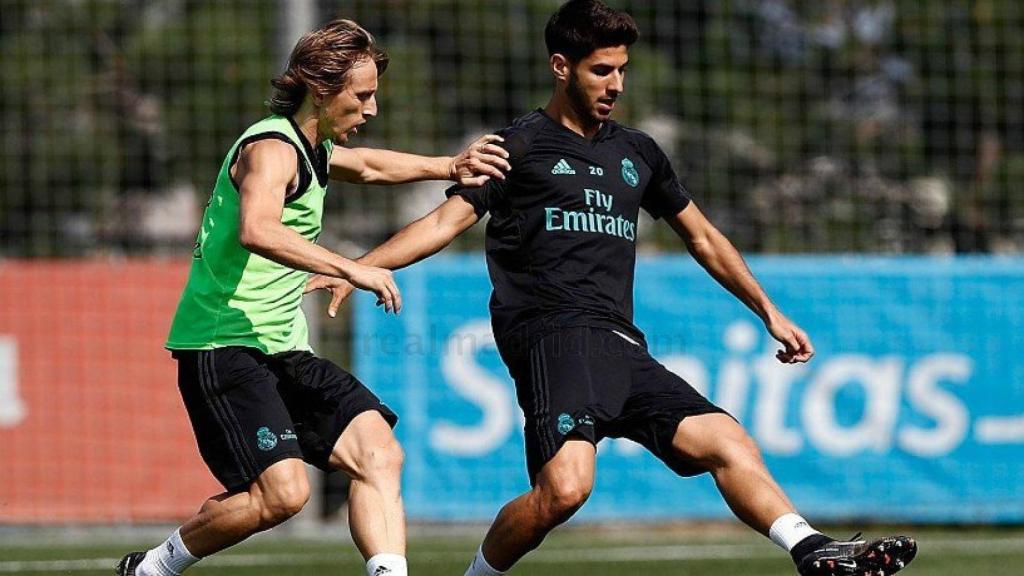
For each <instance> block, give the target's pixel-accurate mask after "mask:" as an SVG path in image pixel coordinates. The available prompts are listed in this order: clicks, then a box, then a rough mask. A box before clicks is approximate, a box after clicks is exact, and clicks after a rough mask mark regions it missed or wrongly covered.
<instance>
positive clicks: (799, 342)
mask: <svg viewBox="0 0 1024 576" xmlns="http://www.w3.org/2000/svg"><path fill="white" fill-rule="evenodd" d="M765 326H766V327H767V328H768V332H770V333H771V335H772V338H775V339H776V340H778V341H779V342H781V343H782V345H783V346H785V347H786V348H785V349H784V350H779V351H777V352H776V353H775V357H776V358H778V359H779V362H782V363H784V364H796V363H798V362H807V361H808V360H810V359H811V357H812V356H814V346H813V345H812V344H811V339H810V338H808V337H807V333H806V332H804V331H803V330H801V329H800V327H799V326H797V325H796V324H794V323H793V322H792V321H791V320H790V319H789V318H786V317H785V316H783V315H782V314H781V313H780V314H777V315H776V316H775V317H774V318H772V320H771V321H769V322H768V323H766V324H765Z"/></svg>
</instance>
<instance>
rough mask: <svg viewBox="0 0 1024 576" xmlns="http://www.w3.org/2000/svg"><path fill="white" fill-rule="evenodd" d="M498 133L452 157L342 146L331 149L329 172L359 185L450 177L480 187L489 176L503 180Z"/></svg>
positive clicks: (506, 166)
mask: <svg viewBox="0 0 1024 576" xmlns="http://www.w3.org/2000/svg"><path fill="white" fill-rule="evenodd" d="M501 141H502V139H501V137H500V136H496V135H493V134H488V135H487V136H483V137H481V138H479V139H477V140H476V141H474V142H473V143H472V144H470V145H469V146H467V147H466V149H465V150H463V151H462V152H460V153H459V154H458V155H456V156H433V157H432V156H418V155H416V154H406V153H404V152H395V151H392V150H380V149H375V148H344V147H341V146H336V147H335V148H334V150H333V151H332V152H331V160H330V175H331V178H332V179H334V180H343V181H345V182H354V183H359V184H402V183H405V182H416V181H419V180H453V181H455V182H458V183H459V184H461V185H463V186H480V185H482V184H483V183H485V182H487V180H489V179H491V178H497V179H501V180H503V179H504V178H505V174H504V172H503V171H508V170H510V169H511V166H510V165H509V163H508V160H507V158H508V152H506V151H505V149H504V148H502V147H500V146H498V145H496V144H494V143H495V142H501Z"/></svg>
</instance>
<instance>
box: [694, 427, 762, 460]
mask: <svg viewBox="0 0 1024 576" xmlns="http://www.w3.org/2000/svg"><path fill="white" fill-rule="evenodd" d="M761 462H762V460H761V450H760V449H759V448H758V447H757V443H756V442H754V439H753V438H751V437H750V436H749V435H747V434H742V435H738V436H735V437H726V438H722V439H721V440H719V441H718V443H717V445H716V449H715V450H713V451H712V452H711V454H709V455H708V458H707V461H706V462H705V464H707V465H708V467H709V468H711V469H715V468H721V467H726V466H729V467H756V466H760V465H761Z"/></svg>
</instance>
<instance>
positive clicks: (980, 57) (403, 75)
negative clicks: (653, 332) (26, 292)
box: [0, 0, 1024, 257]
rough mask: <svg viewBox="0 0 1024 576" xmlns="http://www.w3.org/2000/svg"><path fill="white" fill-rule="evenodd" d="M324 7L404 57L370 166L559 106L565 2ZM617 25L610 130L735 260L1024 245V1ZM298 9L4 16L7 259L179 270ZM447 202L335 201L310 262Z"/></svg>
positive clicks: (356, 0) (1, 182)
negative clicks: (623, 46) (627, 45)
mask: <svg viewBox="0 0 1024 576" xmlns="http://www.w3.org/2000/svg"><path fill="white" fill-rule="evenodd" d="M314 2H315V13H316V21H315V22H314V23H318V22H322V21H326V20H328V19H330V18H333V17H339V16H344V17H349V18H353V19H355V20H357V21H358V22H360V23H361V24H363V25H364V26H365V27H366V28H367V29H369V30H370V31H371V32H373V33H374V34H375V35H376V36H377V38H378V40H379V41H380V42H381V44H383V45H384V47H385V48H387V49H388V51H389V52H390V54H391V56H392V65H391V67H390V68H389V70H388V72H387V73H386V74H385V75H384V77H383V78H382V81H381V94H380V102H381V111H380V117H379V118H378V119H377V120H374V121H373V122H371V125H370V129H369V130H368V131H367V134H366V135H365V136H363V135H362V134H361V135H360V140H359V141H358V145H367V146H386V147H393V148H396V149H401V150H408V151H414V152H420V153H436V154H440V153H452V152H454V151H455V150H457V149H458V148H459V147H460V146H461V145H463V144H464V143H465V142H467V141H469V139H471V138H472V137H474V136H475V135H477V134H480V133H482V132H485V131H489V130H493V129H496V128H500V127H502V126H505V125H507V124H509V123H510V122H511V120H512V119H513V118H515V117H516V116H519V115H521V114H523V113H525V112H527V111H529V110H531V109H533V108H536V107H539V106H543V105H544V104H545V103H546V101H547V96H548V93H549V91H550V74H549V73H548V71H547V53H546V50H545V48H544V43H543V28H544V24H545V23H546V21H547V18H548V17H549V16H550V14H551V12H552V11H553V10H554V9H555V8H556V7H557V6H558V5H559V2H558V1H557V0H525V1H514V0H353V1H342V0H314ZM611 4H612V5H614V6H616V7H620V8H624V9H626V10H628V11H629V12H630V13H632V14H633V15H634V17H635V18H636V19H637V23H638V24H639V27H640V29H641V34H642V35H641V39H640V41H639V42H638V44H637V45H636V46H635V47H634V48H633V50H632V51H631V57H632V64H631V68H630V72H629V76H628V79H627V91H626V97H625V99H624V104H625V105H624V106H623V107H622V109H621V111H619V112H617V119H618V120H619V121H620V122H622V123H625V124H629V125H633V126H636V127H638V128H641V129H643V130H646V131H648V132H649V133H651V134H652V135H653V136H654V137H655V138H656V139H657V140H658V141H659V142H660V143H661V145H662V147H663V148H664V149H665V150H666V151H667V152H668V153H669V156H670V157H671V158H673V160H674V163H675V166H676V169H677V171H678V172H679V173H680V176H681V177H682V179H683V181H684V182H685V184H686V186H687V187H688V189H689V190H690V191H691V193H692V194H693V196H694V197H695V198H696V199H697V201H698V203H699V204H700V205H701V206H702V208H703V209H704V210H705V211H706V212H707V213H708V214H709V215H710V217H711V218H712V220H713V221H714V222H716V223H717V224H718V225H719V227H721V228H722V229H723V231H724V232H725V233H726V234H727V235H728V236H729V237H730V238H732V239H733V240H734V242H735V243H736V244H737V245H738V246H739V247H740V248H741V249H742V250H745V251H748V252H767V253H778V252H787V253H789V252H873V253H876V252H882V253H953V252H960V253H963V252H1020V251H1021V250H1022V248H1024V193H1022V192H1020V191H1019V188H1020V186H1021V185H1022V184H1024V142H1022V138H1024V117H1022V116H1024V7H1022V6H1021V4H1020V3H1019V2H1016V1H1015V0H935V1H928V2H920V1H916V0H914V1H912V0H817V1H796V0H792V1H790V0H647V1H640V0H630V1H627V0H613V1H612V2H611ZM288 9H289V4H288V3H278V2H258V1H254V0H249V1H246V0H230V1H219V2H203V1H197V0H163V1H146V0H64V1H58V0H32V1H28V0H7V1H5V2H3V4H2V6H0V73H2V78H3V83H2V85H0V133H2V148H0V190H2V192H0V238H2V242H0V255H3V256H8V257H51V256H62V257H71V256H88V255H97V254H150V253H154V252H157V253H170V254H186V253H187V252H188V250H189V249H190V248H191V240H192V237H193V236H194V234H195V229H196V225H197V221H198V214H199V210H200V209H201V207H202V205H203V203H205V200H206V197H207V196H208V194H209V190H210V189H211V188H212V185H213V179H214V177H215V175H216V173H217V170H218V168H219V165H220V162H221V161H222V159H223V155H224V153H225V152H226V151H227V149H228V147H229V146H230V145H231V143H232V142H233V141H234V139H235V138H236V137H237V136H238V135H239V134H240V132H241V131H242V130H243V129H244V128H245V127H246V126H247V125H248V124H250V123H252V122H254V121H255V120H257V119H259V118H260V117H261V116H263V115H264V114H265V113H266V107H265V101H266V100H267V98H268V97H269V95H270V94H271V90H270V85H269V79H270V78H271V77H273V76H274V75H275V74H277V73H278V72H279V71H280V70H281V69H282V68H283V66H284V58H285V56H286V55H285V54H283V53H282V51H281V50H280V48H279V47H280V45H281V39H282V34H284V30H283V24H282V23H283V22H284V21H285V20H286V16H287V14H286V13H285V11H287V10H288ZM290 41H291V40H288V42H290ZM443 188H444V185H443V184H439V183H431V184H420V185H415V186H403V187H395V188H379V187H357V186H350V185H344V184H340V183H336V184H334V185H333V187H332V192H333V193H332V195H331V196H330V201H329V212H328V215H327V222H326V223H325V224H326V226H325V228H326V230H325V236H324V238H323V239H322V242H324V243H326V244H329V245H334V246H341V245H344V244H345V243H351V245H350V246H349V250H346V252H349V251H357V250H358V249H361V248H365V247H369V246H371V245H373V244H375V243H376V242H379V241H381V240H382V239H384V238H385V237H386V236H387V235H388V234H389V233H391V232H392V231H394V230H395V229H397V228H398V227H400V226H401V225H403V224H404V223H406V222H408V221H409V220H411V219H412V218H415V217H416V216H418V215H420V214H422V213H424V212H426V211H427V210H429V209H430V208H431V207H432V206H435V205H436V204H437V203H439V202H440V201H441V199H442V198H443V194H442V190H443ZM481 228H482V227H478V230H476V231H474V234H472V235H470V236H469V237H468V238H466V239H464V240H461V241H460V246H461V247H462V248H479V247H480V246H481V244H480V237H481V232H482V230H480V229H481ZM644 230H645V234H644V235H643V236H642V238H641V240H642V244H643V246H644V247H645V248H652V249H669V248H671V249H676V248H675V247H676V242H673V240H672V239H671V238H670V237H669V231H668V229H667V228H666V227H663V226H658V227H651V226H646V227H645V228H644Z"/></svg>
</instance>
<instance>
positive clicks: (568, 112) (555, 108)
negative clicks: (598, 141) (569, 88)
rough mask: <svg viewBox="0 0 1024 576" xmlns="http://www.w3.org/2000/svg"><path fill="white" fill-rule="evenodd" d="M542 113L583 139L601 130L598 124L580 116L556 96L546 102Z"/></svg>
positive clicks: (564, 100)
mask: <svg viewBox="0 0 1024 576" xmlns="http://www.w3.org/2000/svg"><path fill="white" fill-rule="evenodd" d="M544 113H545V114H547V115H548V117H550V118H551V119H552V120H554V121H555V122H558V123H559V124H561V125H562V126H565V127H566V128H568V129H569V130H572V131H573V132H575V133H577V134H579V135H580V136H583V137H584V138H593V137H594V136H595V135H597V133H598V132H599V131H600V130H601V123H600V122H595V121H594V120H593V119H592V118H590V117H588V116H585V115H583V114H580V113H579V112H578V111H577V110H576V109H575V108H574V107H573V106H572V104H570V103H569V102H568V101H567V99H566V98H559V96H558V95H557V94H556V95H554V96H552V97H551V100H550V101H548V105H547V106H546V107H545V108H544Z"/></svg>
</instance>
